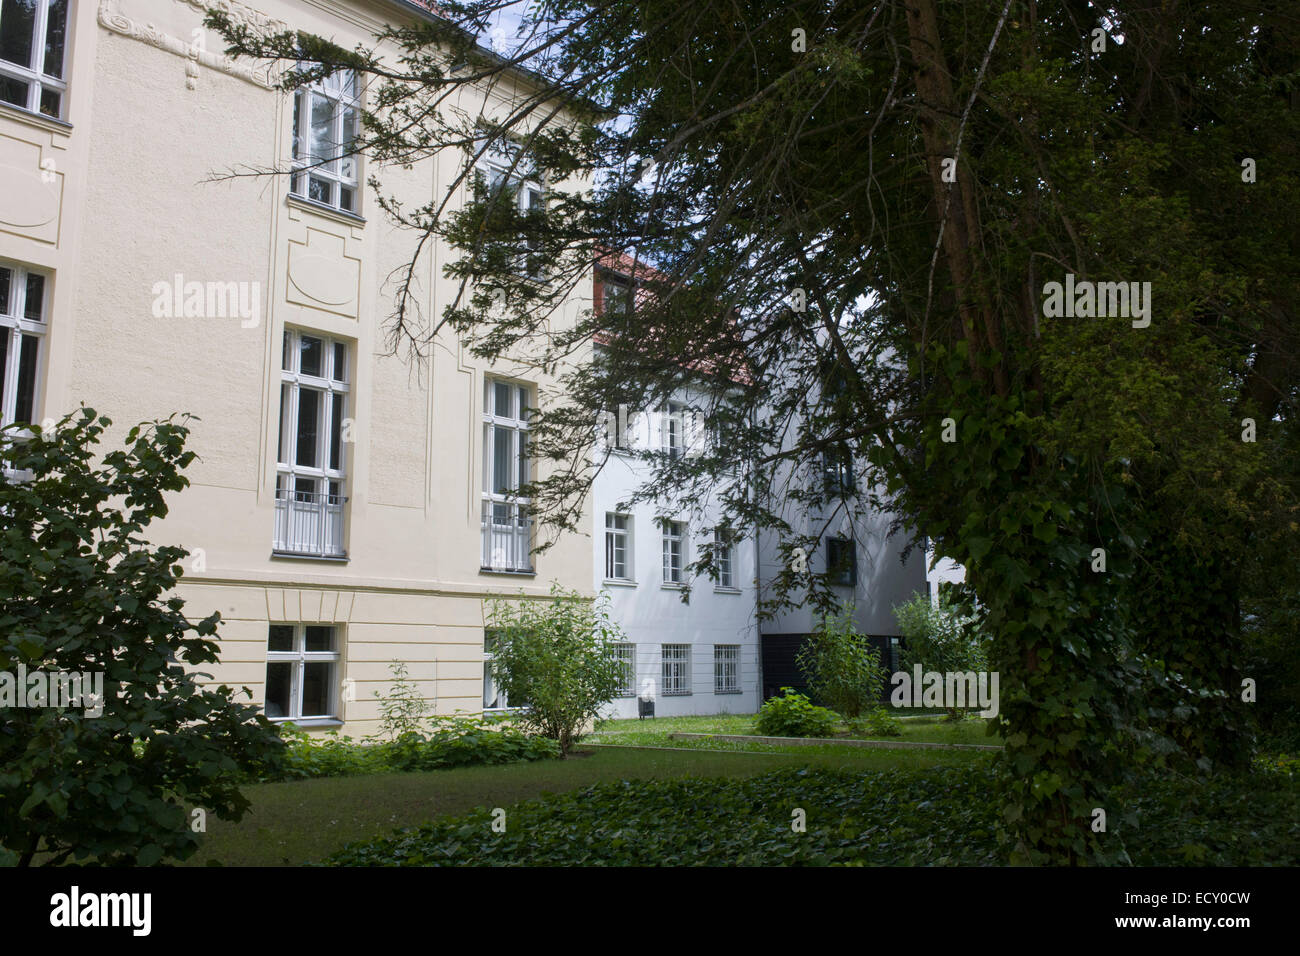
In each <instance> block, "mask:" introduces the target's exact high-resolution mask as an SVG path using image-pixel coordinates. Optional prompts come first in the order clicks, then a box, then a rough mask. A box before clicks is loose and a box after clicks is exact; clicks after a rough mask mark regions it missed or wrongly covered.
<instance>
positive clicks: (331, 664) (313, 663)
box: [265, 624, 342, 720]
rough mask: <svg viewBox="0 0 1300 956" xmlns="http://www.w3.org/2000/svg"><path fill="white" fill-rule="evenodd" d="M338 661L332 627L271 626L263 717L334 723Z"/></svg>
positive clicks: (310, 625)
mask: <svg viewBox="0 0 1300 956" xmlns="http://www.w3.org/2000/svg"><path fill="white" fill-rule="evenodd" d="M341 659H342V654H341V653H340V651H339V633H338V628H336V627H334V626H333V625H327V624H272V625H271V626H270V632H269V635H268V640H267V646H266V695H265V699H266V706H265V710H266V716H267V717H268V718H270V719H271V720H313V719H315V720H330V719H337V717H338V687H339V662H340V660H341Z"/></svg>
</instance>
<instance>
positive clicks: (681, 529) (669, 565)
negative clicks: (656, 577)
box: [663, 521, 686, 584]
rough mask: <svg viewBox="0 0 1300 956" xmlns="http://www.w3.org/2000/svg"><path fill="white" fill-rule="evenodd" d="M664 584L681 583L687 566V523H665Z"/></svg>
mask: <svg viewBox="0 0 1300 956" xmlns="http://www.w3.org/2000/svg"><path fill="white" fill-rule="evenodd" d="M663 545H664V584H681V583H682V581H683V579H684V577H685V575H684V572H683V568H685V566H686V523H685V522H684V521H665V522H664V523H663Z"/></svg>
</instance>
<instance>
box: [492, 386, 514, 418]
mask: <svg viewBox="0 0 1300 956" xmlns="http://www.w3.org/2000/svg"><path fill="white" fill-rule="evenodd" d="M493 391H494V392H495V394H496V404H495V405H494V406H493V408H492V414H493V415H495V416H496V417H497V418H514V417H515V415H514V409H512V408H511V407H510V386H509V385H506V384H505V383H504V382H497V383H496V386H495V387H494V389H493Z"/></svg>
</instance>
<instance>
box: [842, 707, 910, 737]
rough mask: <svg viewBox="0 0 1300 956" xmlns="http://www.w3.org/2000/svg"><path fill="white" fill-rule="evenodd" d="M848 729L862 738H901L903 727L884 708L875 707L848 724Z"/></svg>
mask: <svg viewBox="0 0 1300 956" xmlns="http://www.w3.org/2000/svg"><path fill="white" fill-rule="evenodd" d="M849 727H850V728H851V729H852V730H853V732H854V733H855V734H861V735H862V736H864V737H901V736H903V725H902V723H901V722H900V721H899V720H898V718H897V717H895V716H894V715H893V714H891V713H890V712H889V711H888V710H886V709H885V708H884V707H877V708H875V710H872V711H870V712H868V713H867V714H865V715H864V716H862V717H859V718H858V719H856V720H852V721H850V722H849Z"/></svg>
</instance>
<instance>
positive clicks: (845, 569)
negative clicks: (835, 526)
mask: <svg viewBox="0 0 1300 956" xmlns="http://www.w3.org/2000/svg"><path fill="white" fill-rule="evenodd" d="M826 570H827V573H828V574H829V575H830V582H831V584H841V585H845V586H847V587H852V586H853V585H855V584H857V583H858V561H857V553H856V551H855V550H854V548H853V542H852V541H849V540H847V539H845V538H830V539H829V540H827V542H826Z"/></svg>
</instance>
